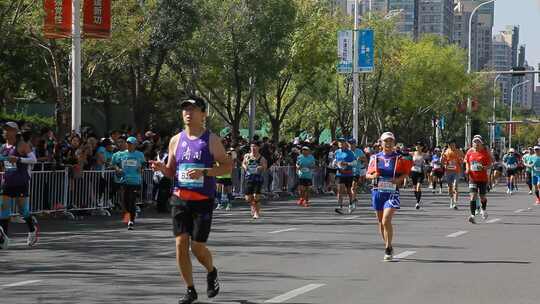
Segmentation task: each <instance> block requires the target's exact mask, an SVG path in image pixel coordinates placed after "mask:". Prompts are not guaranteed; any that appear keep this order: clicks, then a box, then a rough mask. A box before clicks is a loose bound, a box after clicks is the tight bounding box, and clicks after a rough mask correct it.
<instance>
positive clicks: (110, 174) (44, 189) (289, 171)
mask: <svg viewBox="0 0 540 304" xmlns="http://www.w3.org/2000/svg"><path fill="white" fill-rule="evenodd" d="M114 175H115V172H114V171H113V170H103V171H81V172H80V173H78V174H72V172H70V169H69V168H66V169H64V170H56V171H32V173H31V179H30V187H29V194H30V206H31V210H32V212H33V213H36V214H37V213H51V212H63V213H66V214H68V215H69V216H72V214H71V212H74V211H83V210H91V211H98V212H99V213H100V214H102V215H110V213H109V210H110V209H111V208H113V207H115V206H121V193H120V191H119V190H120V189H119V188H118V185H116V184H115V183H114ZM325 176H326V171H325V168H315V169H313V190H314V191H316V192H318V193H323V192H324V189H325ZM153 177H154V172H153V171H152V170H150V169H145V170H144V171H143V174H142V179H143V181H142V185H141V190H140V193H139V194H140V197H139V202H140V203H145V202H146V203H147V202H153V201H155V198H156V195H157V190H158V189H157V186H156V184H155V183H154V179H153ZM231 178H232V181H233V194H234V195H235V196H242V195H243V194H244V189H245V184H246V180H245V172H244V170H243V169H241V168H235V169H234V170H233V172H232V175H231ZM263 178H264V182H263V189H262V192H263V193H264V194H266V195H269V196H272V195H279V194H285V195H292V194H293V193H294V192H295V191H296V187H297V185H298V175H297V173H296V168H295V167H292V166H273V167H271V168H270V169H269V170H267V171H266V172H265V173H264V174H263ZM0 181H1V183H2V184H3V182H4V178H3V172H0ZM13 205H14V206H12V214H13V215H17V207H16V204H13Z"/></svg>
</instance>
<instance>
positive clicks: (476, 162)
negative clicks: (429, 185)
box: [465, 135, 493, 224]
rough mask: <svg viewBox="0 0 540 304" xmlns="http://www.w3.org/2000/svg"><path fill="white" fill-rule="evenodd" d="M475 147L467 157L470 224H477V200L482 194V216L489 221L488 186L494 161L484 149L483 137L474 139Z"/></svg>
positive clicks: (478, 136) (477, 136) (468, 152)
mask: <svg viewBox="0 0 540 304" xmlns="http://www.w3.org/2000/svg"><path fill="white" fill-rule="evenodd" d="M472 143H473V147H472V148H471V149H469V151H467V154H466V155H465V174H466V175H468V176H469V192H470V203H471V205H470V206H471V215H470V216H469V222H471V223H472V224H475V223H476V220H475V217H474V216H475V212H476V199H477V195H478V194H480V203H481V205H482V206H481V208H482V209H481V210H480V214H481V215H482V218H483V219H484V220H485V219H487V217H488V215H487V211H486V208H487V198H486V193H487V184H488V180H489V177H488V169H489V167H490V166H491V164H492V162H493V160H492V158H491V153H490V152H489V151H488V149H486V148H485V147H484V141H483V139H482V136H480V135H475V136H474V138H473V141H472Z"/></svg>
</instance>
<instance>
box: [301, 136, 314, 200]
mask: <svg viewBox="0 0 540 304" xmlns="http://www.w3.org/2000/svg"><path fill="white" fill-rule="evenodd" d="M314 167H315V157H313V155H312V154H311V150H310V149H309V147H307V146H305V147H302V154H301V155H300V156H298V158H297V159H296V168H297V169H298V191H299V192H300V200H299V201H298V203H297V205H299V206H304V207H309V190H310V187H311V185H312V179H313V173H312V170H313V168H314Z"/></svg>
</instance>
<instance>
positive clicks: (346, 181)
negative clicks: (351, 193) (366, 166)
mask: <svg viewBox="0 0 540 304" xmlns="http://www.w3.org/2000/svg"><path fill="white" fill-rule="evenodd" d="M336 180H337V183H338V184H341V185H345V187H347V188H351V187H352V182H353V177H352V176H336Z"/></svg>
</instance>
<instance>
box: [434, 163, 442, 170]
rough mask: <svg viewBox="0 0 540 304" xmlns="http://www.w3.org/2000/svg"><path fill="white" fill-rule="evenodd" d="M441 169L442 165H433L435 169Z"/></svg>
mask: <svg viewBox="0 0 540 304" xmlns="http://www.w3.org/2000/svg"><path fill="white" fill-rule="evenodd" d="M440 168H441V164H433V169H440Z"/></svg>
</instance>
